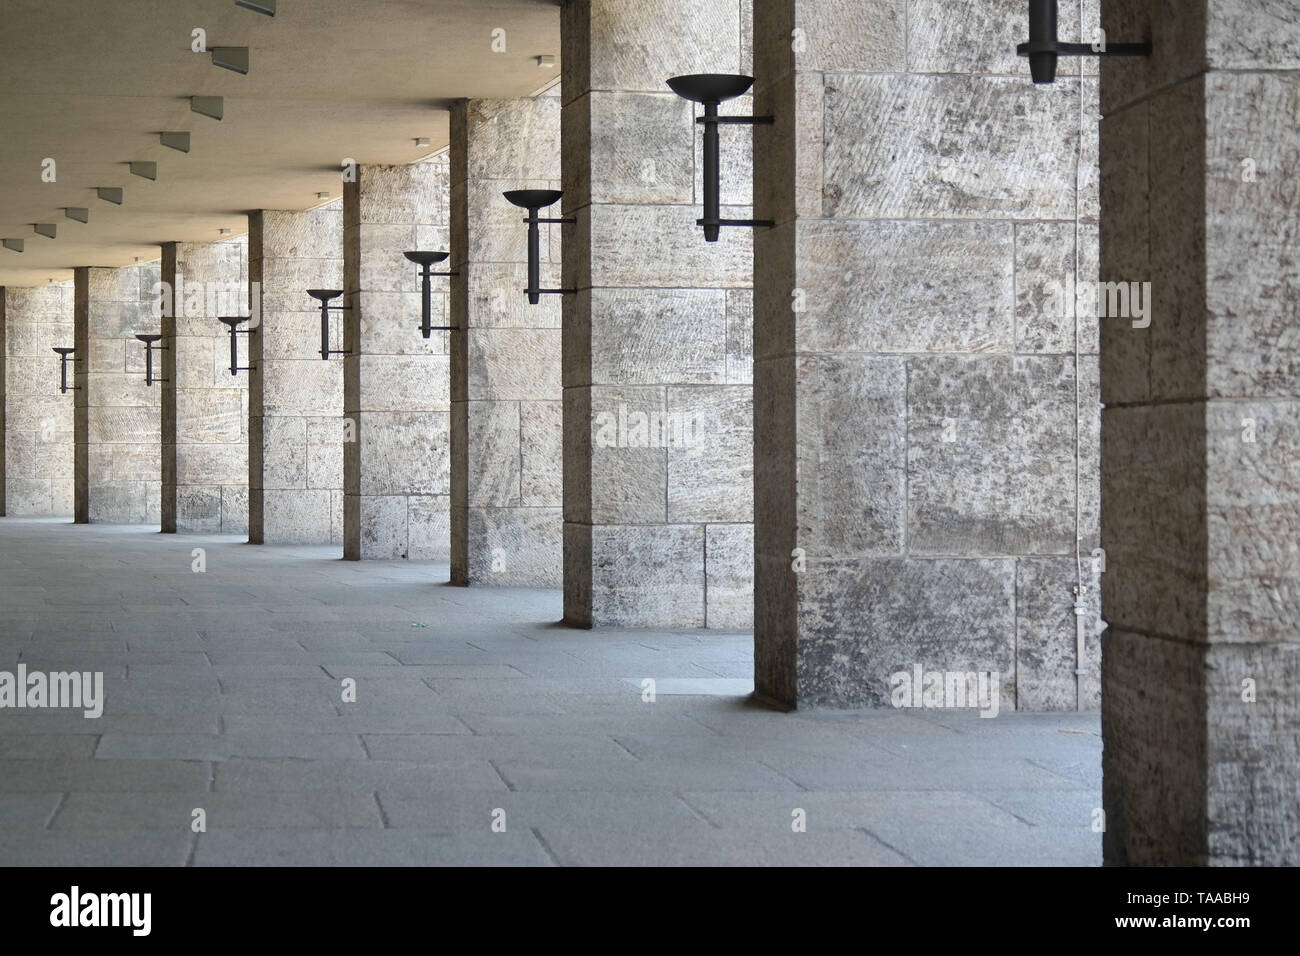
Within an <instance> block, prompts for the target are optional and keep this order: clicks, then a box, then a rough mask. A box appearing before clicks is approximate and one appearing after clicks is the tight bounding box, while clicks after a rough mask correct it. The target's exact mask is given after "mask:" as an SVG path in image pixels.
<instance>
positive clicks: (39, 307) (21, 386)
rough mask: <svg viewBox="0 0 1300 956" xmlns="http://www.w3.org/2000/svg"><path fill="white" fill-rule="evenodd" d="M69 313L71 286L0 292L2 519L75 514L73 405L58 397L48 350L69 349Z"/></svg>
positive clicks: (55, 365) (55, 362) (54, 359)
mask: <svg viewBox="0 0 1300 956" xmlns="http://www.w3.org/2000/svg"><path fill="white" fill-rule="evenodd" d="M74 308H75V306H74V293H73V283H71V282H61V283H51V284H49V285H45V286H39V287H37V288H31V289H23V288H0V329H2V331H0V387H3V390H4V394H3V402H0V408H2V409H3V410H2V411H0V447H2V449H3V450H0V480H3V496H2V497H3V504H0V515H10V516H23V515H27V516H39V517H54V516H65V515H66V516H69V517H70V516H71V515H72V514H73V510H74V475H75V449H74V441H73V404H74V401H75V398H74V393H73V392H69V393H68V394H66V395H62V394H60V393H59V387H58V386H59V357H58V356H57V355H55V354H54V352H52V351H51V349H53V348H55V347H56V346H58V347H64V346H71V345H73V344H74V338H75V331H74V321H73V312H74ZM74 376H75V369H74V367H73V366H72V365H69V367H68V381H69V383H72V382H73V381H74Z"/></svg>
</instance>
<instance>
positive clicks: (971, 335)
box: [791, 221, 1014, 352]
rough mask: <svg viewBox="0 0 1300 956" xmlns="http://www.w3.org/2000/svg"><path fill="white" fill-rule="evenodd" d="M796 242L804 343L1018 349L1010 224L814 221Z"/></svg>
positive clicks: (872, 348) (815, 347)
mask: <svg viewBox="0 0 1300 956" xmlns="http://www.w3.org/2000/svg"><path fill="white" fill-rule="evenodd" d="M798 242H799V259H798V275H797V282H798V286H797V289H798V290H800V291H802V292H803V293H804V297H803V302H802V305H803V308H804V311H802V312H800V313H797V318H796V322H797V325H798V329H799V346H800V348H801V349H807V350H811V351H816V352H837V351H865V352H911V351H917V352H925V351H966V352H1009V351H1011V349H1012V347H1013V343H1014V306H1013V302H1014V288H1013V272H1014V249H1013V245H1014V244H1013V238H1012V227H1011V226H1010V224H1000V223H960V222H935V223H920V222H853V223H846V222H834V221H824V222H808V223H800V224H799V228H798ZM845 263H860V265H859V266H858V267H857V268H852V269H847V270H846V269H845V268H844V264H845ZM798 304H799V300H798V298H795V299H794V300H793V301H792V303H791V307H792V308H793V307H796V306H797V305H798Z"/></svg>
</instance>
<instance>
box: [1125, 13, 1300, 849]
mask: <svg viewBox="0 0 1300 956" xmlns="http://www.w3.org/2000/svg"><path fill="white" fill-rule="evenodd" d="M1167 14H1168V7H1167V5H1166V4H1163V3H1157V2H1154V0H1114V2H1111V3H1108V4H1107V6H1106V8H1105V12H1104V15H1105V23H1104V25H1105V27H1106V30H1107V34H1108V35H1109V36H1111V37H1115V38H1119V37H1121V36H1125V37H1127V36H1134V37H1147V36H1149V37H1152V39H1153V43H1154V53H1153V56H1152V58H1151V59H1150V60H1138V61H1130V62H1126V63H1119V62H1115V63H1111V62H1107V63H1104V64H1103V66H1102V71H1101V98H1102V102H1103V104H1104V119H1103V120H1102V123H1101V137H1100V156H1101V168H1102V176H1101V224H1100V226H1101V276H1102V279H1103V280H1106V281H1114V282H1118V281H1121V280H1123V281H1128V282H1131V281H1147V282H1150V283H1151V284H1152V308H1151V315H1150V325H1149V326H1148V327H1146V328H1134V327H1133V326H1132V323H1131V322H1128V321H1124V320H1117V319H1106V320H1104V321H1103V322H1102V323H1101V333H1100V335H1101V346H1102V348H1101V382H1102V396H1103V398H1104V399H1105V401H1106V408H1105V411H1104V412H1103V421H1104V428H1103V430H1102V445H1101V501H1102V504H1103V505H1104V507H1105V512H1104V516H1103V520H1102V523H1101V535H1102V537H1101V543H1102V547H1103V548H1104V549H1105V553H1106V557H1107V562H1108V567H1107V573H1106V574H1105V575H1104V576H1103V584H1102V612H1103V614H1104V616H1105V618H1106V620H1107V621H1108V622H1109V625H1110V629H1109V630H1108V631H1107V637H1106V642H1105V647H1104V653H1103V697H1102V724H1103V730H1104V732H1105V735H1106V750H1105V755H1104V770H1105V778H1104V801H1105V803H1104V805H1105V808H1106V813H1107V829H1106V835H1105V844H1104V845H1105V858H1106V862H1107V863H1109V864H1115V865H1138V866H1146V865H1175V866H1199V865H1270V866H1279V865H1295V864H1296V863H1297V862H1300V847H1298V845H1297V842H1296V840H1295V839H1294V836H1293V835H1294V833H1295V832H1296V829H1297V826H1300V784H1297V780H1296V775H1295V766H1296V764H1297V761H1298V760H1300V709H1298V708H1297V702H1296V701H1297V698H1296V693H1295V687H1296V682H1297V677H1298V676H1300V675H1297V671H1296V662H1297V661H1300V653H1298V652H1300V647H1298V646H1297V643H1298V642H1300V551H1298V546H1297V541H1298V540H1300V472H1298V471H1297V463H1298V462H1300V433H1298V430H1297V426H1296V421H1297V412H1298V411H1300V363H1298V362H1297V360H1296V354H1297V352H1296V349H1297V345H1300V332H1298V331H1297V330H1300V315H1298V314H1297V311H1296V303H1297V301H1298V300H1300V271H1298V270H1297V266H1296V257H1295V252H1294V250H1295V248H1296V243H1297V223H1298V222H1300V190H1298V189H1297V186H1296V184H1297V183H1298V182H1300V132H1297V130H1296V128H1295V124H1294V123H1288V122H1285V121H1280V118H1282V117H1294V116H1295V115H1297V110H1300V55H1298V54H1300V21H1297V19H1296V18H1295V16H1294V15H1293V11H1287V10H1283V9H1282V8H1281V7H1279V6H1278V5H1271V4H1266V3H1237V2H1226V0H1197V2H1195V3H1189V4H1187V5H1185V9H1183V8H1180V13H1179V16H1178V17H1175V18H1171V17H1169V16H1168V15H1167Z"/></svg>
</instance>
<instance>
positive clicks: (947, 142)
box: [754, 0, 1100, 825]
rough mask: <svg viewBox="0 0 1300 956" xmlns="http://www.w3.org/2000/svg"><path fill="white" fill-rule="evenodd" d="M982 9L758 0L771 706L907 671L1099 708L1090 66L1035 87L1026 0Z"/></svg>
mask: <svg viewBox="0 0 1300 956" xmlns="http://www.w3.org/2000/svg"><path fill="white" fill-rule="evenodd" d="M986 7H988V5H986V4H965V5H960V4H958V5H954V4H951V3H945V2H943V0H914V2H911V3H908V4H903V3H898V2H895V0H866V2H861V3H852V4H849V3H843V2H839V0H771V2H764V3H760V4H756V5H755V10H754V37H755V51H754V59H755V64H754V73H755V76H756V77H757V85H756V87H755V92H754V100H755V102H754V110H755V112H756V113H760V114H771V115H772V116H774V117H775V125H773V126H766V127H765V126H760V127H756V129H755V131H754V194H755V207H756V212H757V216H758V218H760V219H771V220H775V222H776V227H775V228H774V229H770V230H761V231H760V232H759V233H758V234H757V236H756V246H755V252H754V275H755V290H754V296H755V320H754V387H755V412H754V428H755V449H754V459H755V463H756V475H755V495H756V500H755V515H756V529H755V538H756V542H755V552H756V568H755V572H756V580H755V596H756V601H757V609H756V620H755V683H756V689H757V692H758V693H759V694H760V695H762V696H763V697H766V698H768V699H771V700H774V701H777V702H779V703H781V704H783V705H786V706H791V707H793V706H819V705H820V706H833V707H849V706H881V705H885V706H887V705H889V704H891V703H899V702H901V703H909V702H915V703H921V702H922V690H923V688H922V687H917V688H912V689H911V692H910V693H906V694H900V695H899V696H895V693H894V692H895V690H900V691H901V690H907V687H906V685H904V683H903V682H902V680H897V681H896V680H895V679H894V675H895V674H899V673H902V674H904V675H906V678H907V680H908V681H909V682H910V680H911V678H912V675H913V674H914V673H915V668H917V667H920V668H921V669H922V672H923V674H924V673H926V672H929V673H931V674H933V673H935V672H950V673H951V672H961V673H969V672H972V671H973V672H990V679H989V681H988V684H989V685H990V686H991V685H992V684H993V681H992V679H991V674H996V675H997V678H998V679H997V686H998V687H999V690H1000V693H999V694H998V701H997V706H998V708H999V710H1002V711H1006V710H1012V709H1014V708H1017V707H1018V708H1021V709H1026V710H1057V709H1067V710H1073V709H1075V708H1076V707H1080V706H1082V707H1095V706H1096V703H1097V658H1098V631H1099V627H1100V625H1099V623H1098V618H1097V613H1096V608H1095V593H1096V592H1095V586H1094V584H1095V574H1094V570H1093V560H1092V549H1093V548H1094V547H1096V523H1097V501H1096V496H1097V490H1096V489H1097V478H1096V474H1097V472H1096V469H1097V465H1096V455H1097V450H1096V449H1097V440H1098V439H1097V427H1098V424H1097V423H1098V414H1097V392H1096V377H1097V371H1096V369H1097V359H1096V351H1097V348H1096V322H1095V319H1090V318H1089V317H1088V316H1087V315H1076V307H1075V292H1076V285H1077V282H1076V280H1077V278H1079V277H1085V276H1086V275H1087V273H1088V270H1091V272H1092V275H1093V277H1094V278H1095V270H1096V264H1095V238H1094V236H1095V226H1094V225H1093V224H1092V220H1094V219H1095V204H1096V200H1095V193H1094V190H1095V184H1096V175H1095V158H1094V155H1095V154H1094V153H1093V152H1092V144H1093V143H1095V127H1096V121H1095V109H1096V108H1095V105H1093V106H1091V107H1089V105H1088V104H1089V103H1090V101H1091V98H1092V97H1093V96H1095V81H1094V80H1092V79H1091V78H1085V79H1084V80H1083V81H1082V85H1081V80H1080V76H1079V60H1077V59H1074V60H1068V59H1066V60H1062V62H1061V75H1060V78H1059V79H1058V80H1057V82H1056V83H1055V85H1052V86H1047V87H1035V86H1034V85H1033V84H1032V83H1031V82H1030V78H1029V73H1028V68H1027V66H1026V64H1025V62H1024V61H1023V60H1021V59H1019V58H1018V57H1017V56H1016V55H1015V46H1016V43H1017V42H1019V41H1021V40H1023V36H1022V34H1023V33H1024V32H1025V31H1026V30H1027V17H1026V16H1025V15H1024V6H1023V4H1022V3H1007V4H993V5H992V7H993V9H986ZM1061 30H1062V38H1067V37H1068V38H1069V39H1076V38H1077V34H1078V33H1079V32H1080V27H1079V19H1078V8H1077V6H1076V5H1073V4H1067V5H1063V6H1062V19H1061ZM1084 32H1085V33H1086V35H1087V37H1088V38H1089V39H1091V38H1092V37H1093V35H1094V34H1093V31H1091V30H1087V31H1084ZM1071 71H1073V72H1071ZM1081 133H1082V134H1083V135H1081ZM1080 550H1081V551H1082V554H1083V558H1082V560H1080V559H1079V558H1078V556H1077V555H1078V553H1079V551H1080ZM1080 579H1082V583H1083V585H1084V587H1086V588H1088V591H1087V592H1086V593H1085V594H1084V603H1085V605H1086V607H1085V612H1086V613H1085V614H1084V615H1083V616H1082V617H1076V615H1075V614H1074V612H1073V605H1074V603H1075V588H1077V587H1078V586H1079V584H1080ZM1080 622H1082V626H1083V632H1082V635H1080V632H1079V624H1080ZM1080 637H1082V640H1083V644H1084V647H1083V653H1082V655H1078V654H1077V652H1076V648H1077V646H1078V642H1079V640H1080ZM1076 670H1080V671H1082V672H1083V673H1082V675H1077V674H1076ZM923 680H924V677H923ZM955 702H956V701H955V700H954V703H955ZM1081 825H1083V824H1082V823H1081Z"/></svg>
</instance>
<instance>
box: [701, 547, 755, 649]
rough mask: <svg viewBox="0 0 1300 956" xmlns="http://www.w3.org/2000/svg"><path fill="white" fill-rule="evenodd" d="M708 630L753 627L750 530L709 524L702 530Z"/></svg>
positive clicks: (752, 576)
mask: <svg viewBox="0 0 1300 956" xmlns="http://www.w3.org/2000/svg"><path fill="white" fill-rule="evenodd" d="M704 549H705V560H704V567H705V570H706V582H705V584H706V593H707V595H708V606H707V608H706V613H707V620H706V622H705V623H706V624H707V625H708V626H709V627H716V628H736V629H743V628H751V627H753V626H754V526H753V525H752V524H749V523H746V524H710V525H706V526H705V529H704Z"/></svg>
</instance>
